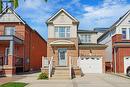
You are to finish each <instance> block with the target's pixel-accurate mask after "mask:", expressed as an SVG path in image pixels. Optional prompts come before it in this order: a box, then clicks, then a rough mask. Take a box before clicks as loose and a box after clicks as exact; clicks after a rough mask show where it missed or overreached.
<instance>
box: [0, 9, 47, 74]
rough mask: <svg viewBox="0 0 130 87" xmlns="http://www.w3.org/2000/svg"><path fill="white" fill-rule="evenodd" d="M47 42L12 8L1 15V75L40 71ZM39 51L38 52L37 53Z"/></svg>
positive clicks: (45, 53)
mask: <svg viewBox="0 0 130 87" xmlns="http://www.w3.org/2000/svg"><path fill="white" fill-rule="evenodd" d="M46 46H47V43H46V41H45V40H44V39H43V38H42V37H41V36H40V35H39V34H38V33H37V31H35V30H33V29H32V28H31V27H30V26H29V25H27V23H26V22H25V21H24V20H23V19H22V18H21V17H20V16H19V15H18V14H17V13H16V12H15V11H14V10H12V9H11V8H6V9H5V10H4V11H3V12H2V13H1V15H0V60H1V62H0V63H1V65H0V66H1V69H0V71H1V74H3V75H6V76H12V75H13V74H16V73H17V72H24V71H30V70H40V68H41V65H42V64H41V63H42V62H41V61H42V56H46V55H47V52H46V49H47V48H46ZM37 50H38V51H37Z"/></svg>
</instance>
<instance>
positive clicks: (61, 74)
mask: <svg viewBox="0 0 130 87" xmlns="http://www.w3.org/2000/svg"><path fill="white" fill-rule="evenodd" d="M50 79H51V80H61V79H62V80H64V79H70V75H69V67H55V69H54V74H53V75H52V77H51V78H50Z"/></svg>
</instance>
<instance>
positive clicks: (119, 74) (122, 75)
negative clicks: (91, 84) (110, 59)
mask: <svg viewBox="0 0 130 87" xmlns="http://www.w3.org/2000/svg"><path fill="white" fill-rule="evenodd" d="M110 74H112V75H116V76H120V77H123V78H126V79H130V77H128V76H126V75H125V74H122V73H110Z"/></svg>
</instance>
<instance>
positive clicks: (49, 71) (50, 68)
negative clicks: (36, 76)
mask: <svg viewBox="0 0 130 87" xmlns="http://www.w3.org/2000/svg"><path fill="white" fill-rule="evenodd" d="M52 69H53V57H51V59H50V62H49V70H48V73H49V78H50V77H51V75H52Z"/></svg>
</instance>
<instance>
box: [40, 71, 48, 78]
mask: <svg viewBox="0 0 130 87" xmlns="http://www.w3.org/2000/svg"><path fill="white" fill-rule="evenodd" d="M38 79H48V74H47V73H45V72H44V73H40V74H39V76H38Z"/></svg>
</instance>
